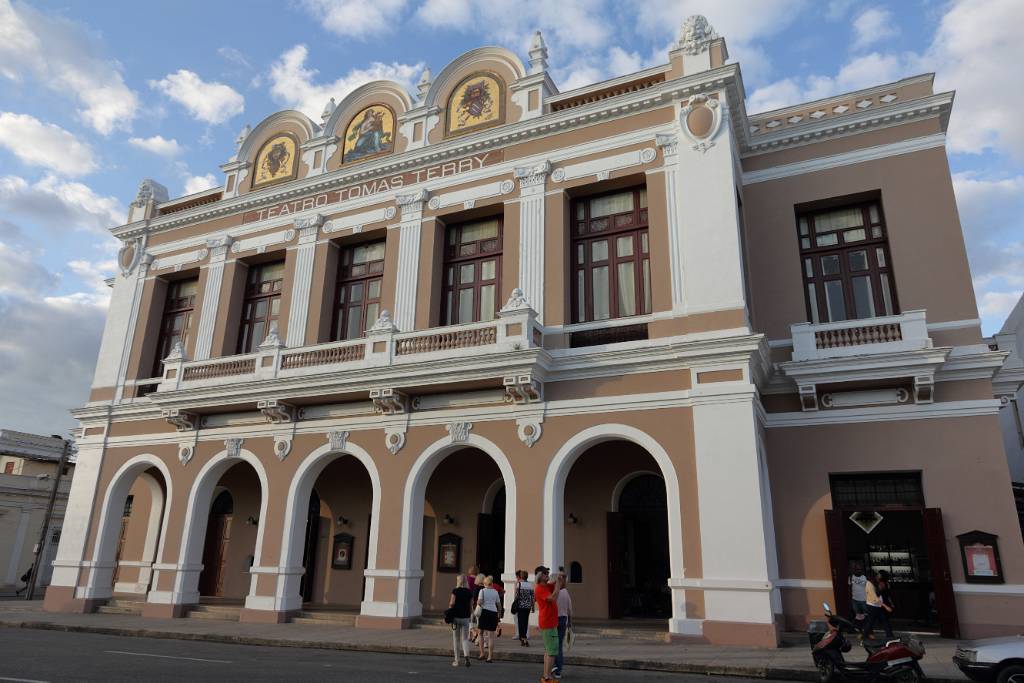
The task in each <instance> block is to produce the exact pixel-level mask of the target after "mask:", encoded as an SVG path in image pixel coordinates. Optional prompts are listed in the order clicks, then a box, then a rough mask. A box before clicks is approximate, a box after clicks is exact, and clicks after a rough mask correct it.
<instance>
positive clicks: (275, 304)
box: [238, 261, 284, 353]
mask: <svg viewBox="0 0 1024 683" xmlns="http://www.w3.org/2000/svg"><path fill="white" fill-rule="evenodd" d="M283 281H284V261H275V262H273V263H258V264H254V265H252V266H250V267H249V275H248V279H247V280H246V285H245V303H244V304H243V305H242V327H241V329H240V330H239V331H238V353H251V352H252V351H254V350H255V349H256V347H257V346H259V345H260V344H261V343H262V342H263V340H264V339H265V338H266V336H267V332H269V331H270V327H271V326H272V325H273V323H275V322H277V316H278V313H280V311H281V284H282V282H283Z"/></svg>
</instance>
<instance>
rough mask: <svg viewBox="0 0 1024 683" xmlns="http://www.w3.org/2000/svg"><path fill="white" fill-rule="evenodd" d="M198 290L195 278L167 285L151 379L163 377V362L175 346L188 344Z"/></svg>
mask: <svg viewBox="0 0 1024 683" xmlns="http://www.w3.org/2000/svg"><path fill="white" fill-rule="evenodd" d="M198 288H199V281H198V280H197V279H195V278H193V279H190V280H176V281H174V282H168V283H167V298H166V299H165V300H164V313H163V317H162V318H161V320H160V336H159V337H158V338H157V343H156V358H154V359H153V374H152V375H151V377H161V376H163V374H164V366H163V363H162V362H161V361H163V359H164V358H167V356H169V355H171V351H172V350H173V349H174V345H175V344H177V343H178V342H181V345H182V346H185V345H186V344H188V335H189V331H190V328H191V327H192V314H193V312H194V311H195V306H196V290H198Z"/></svg>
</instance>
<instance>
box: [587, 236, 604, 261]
mask: <svg viewBox="0 0 1024 683" xmlns="http://www.w3.org/2000/svg"><path fill="white" fill-rule="evenodd" d="M590 260H591V262H594V261H607V260H608V242H606V241H605V240H597V241H595V242H591V243H590Z"/></svg>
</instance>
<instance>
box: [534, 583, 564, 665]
mask: <svg viewBox="0 0 1024 683" xmlns="http://www.w3.org/2000/svg"><path fill="white" fill-rule="evenodd" d="M534 574H535V578H536V584H535V585H534V587H533V596H534V600H535V601H536V603H537V626H539V627H540V635H541V638H542V639H543V641H544V677H543V678H542V679H541V681H542V683H547V682H548V681H551V680H554V679H553V678H552V676H551V669H552V667H553V665H554V662H555V657H557V656H558V602H557V601H558V593H559V586H558V584H557V583H552V582H551V581H550V579H551V570H550V569H548V568H547V567H545V566H544V565H540V566H539V567H537V568H536V569H535V570H534Z"/></svg>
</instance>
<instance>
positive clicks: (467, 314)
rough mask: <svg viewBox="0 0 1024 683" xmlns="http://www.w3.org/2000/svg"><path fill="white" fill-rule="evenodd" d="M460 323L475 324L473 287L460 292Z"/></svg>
mask: <svg viewBox="0 0 1024 683" xmlns="http://www.w3.org/2000/svg"><path fill="white" fill-rule="evenodd" d="M459 322H460V323H471V322H473V289H472V288H471V287H470V288H466V289H460V290H459Z"/></svg>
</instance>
